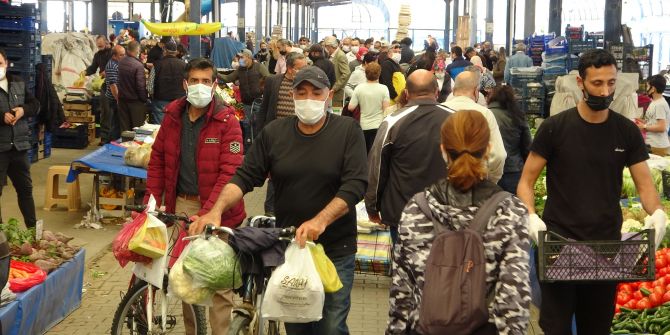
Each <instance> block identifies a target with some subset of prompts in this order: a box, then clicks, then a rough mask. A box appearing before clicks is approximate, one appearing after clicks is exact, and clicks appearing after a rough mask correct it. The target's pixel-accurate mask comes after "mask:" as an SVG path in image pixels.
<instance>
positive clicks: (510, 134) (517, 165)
mask: <svg viewBox="0 0 670 335" xmlns="http://www.w3.org/2000/svg"><path fill="white" fill-rule="evenodd" d="M489 109H490V110H491V112H492V113H493V115H494V116H495V117H496V121H497V122H498V127H499V128H500V135H502V139H503V145H504V146H505V151H507V158H506V159H505V168H504V170H503V171H504V173H510V172H521V171H522V170H523V165H524V163H525V162H526V158H528V154H529V153H530V144H531V142H532V139H531V136H530V128H529V127H528V122H526V121H525V120H523V122H520V121H518V120H515V118H514V117H513V115H511V114H510V112H509V111H508V110H506V109H503V108H502V107H501V106H500V104H499V103H498V102H497V101H494V102H491V103H489Z"/></svg>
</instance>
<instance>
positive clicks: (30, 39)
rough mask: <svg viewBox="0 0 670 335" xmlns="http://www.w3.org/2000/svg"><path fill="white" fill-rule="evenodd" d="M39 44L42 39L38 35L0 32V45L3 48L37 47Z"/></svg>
mask: <svg viewBox="0 0 670 335" xmlns="http://www.w3.org/2000/svg"><path fill="white" fill-rule="evenodd" d="M41 42H42V37H41V36H40V34H39V33H34V32H30V31H20V30H17V31H11V30H6V31H3V30H0V45H2V46H4V47H37V46H38V45H39V44H40V43H41Z"/></svg>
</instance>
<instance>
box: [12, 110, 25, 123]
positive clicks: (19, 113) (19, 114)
mask: <svg viewBox="0 0 670 335" xmlns="http://www.w3.org/2000/svg"><path fill="white" fill-rule="evenodd" d="M12 111H14V122H13V123H12V125H15V124H16V122H17V121H19V120H20V119H21V118H22V117H23V115H24V111H23V107H14V108H13V109H12Z"/></svg>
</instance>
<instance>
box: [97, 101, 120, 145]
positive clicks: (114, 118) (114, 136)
mask: <svg viewBox="0 0 670 335" xmlns="http://www.w3.org/2000/svg"><path fill="white" fill-rule="evenodd" d="M106 100H107V107H108V112H107V115H104V116H103V115H101V116H100V140H101V141H102V142H103V143H109V142H112V141H116V140H118V139H119V138H121V128H120V126H119V106H118V104H117V103H116V100H114V99H106ZM103 125H104V126H103ZM103 128H105V129H106V132H105V131H103V130H102V129H103Z"/></svg>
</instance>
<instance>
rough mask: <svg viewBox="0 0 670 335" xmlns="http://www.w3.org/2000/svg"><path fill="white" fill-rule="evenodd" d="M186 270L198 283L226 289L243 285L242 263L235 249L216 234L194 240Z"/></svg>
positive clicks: (187, 257)
mask: <svg viewBox="0 0 670 335" xmlns="http://www.w3.org/2000/svg"><path fill="white" fill-rule="evenodd" d="M184 271H185V272H186V273H187V274H189V275H190V276H191V277H193V280H195V281H196V282H197V284H199V285H201V286H204V287H207V288H210V289H213V290H225V289H232V288H239V287H240V286H241V285H242V274H241V271H240V263H239V260H238V259H237V254H235V250H233V248H231V247H230V246H229V245H228V243H226V242H224V241H222V240H221V239H219V238H218V237H216V236H212V237H210V238H208V239H202V238H199V239H197V240H195V241H192V242H191V244H190V246H189V250H188V251H187V253H186V257H185V258H184Z"/></svg>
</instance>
